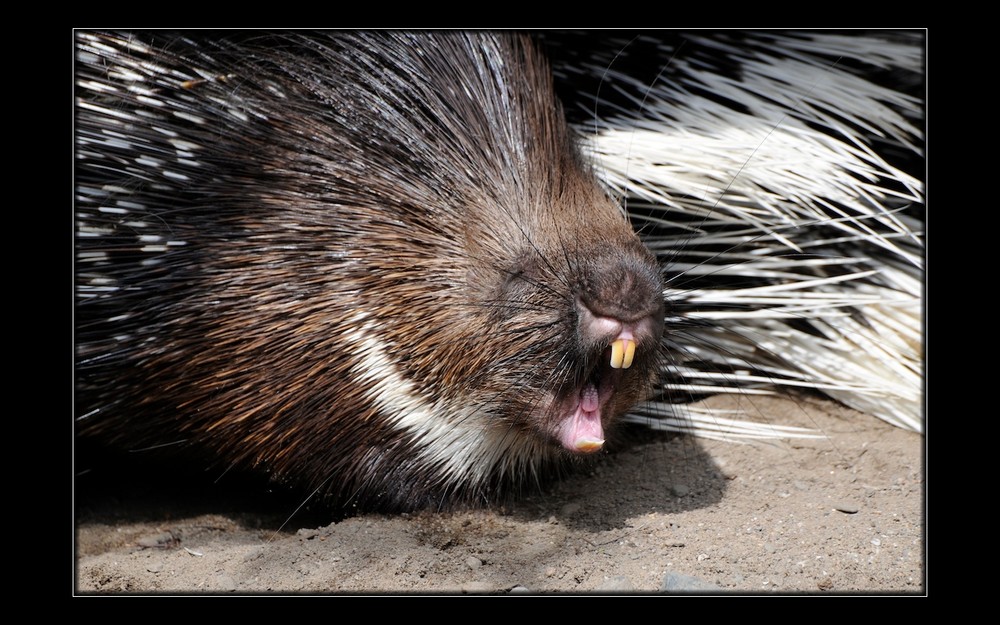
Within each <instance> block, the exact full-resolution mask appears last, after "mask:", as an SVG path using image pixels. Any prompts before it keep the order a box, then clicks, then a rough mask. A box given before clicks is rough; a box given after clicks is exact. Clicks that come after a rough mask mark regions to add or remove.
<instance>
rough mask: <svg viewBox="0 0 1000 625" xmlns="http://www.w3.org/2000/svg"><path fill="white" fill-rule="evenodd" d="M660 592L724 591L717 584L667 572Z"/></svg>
mask: <svg viewBox="0 0 1000 625" xmlns="http://www.w3.org/2000/svg"><path fill="white" fill-rule="evenodd" d="M660 590H663V591H665V592H695V591H701V590H722V589H721V588H719V587H718V586H716V585H715V584H712V583H710V582H706V581H705V580H702V579H699V578H697V577H691V576H690V575H682V574H680V573H671V572H670V571H667V574H666V575H664V576H663V584H662V585H660Z"/></svg>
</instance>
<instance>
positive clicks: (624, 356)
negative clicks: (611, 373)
mask: <svg viewBox="0 0 1000 625" xmlns="http://www.w3.org/2000/svg"><path fill="white" fill-rule="evenodd" d="M633 358H635V341H633V340H632V339H618V340H617V341H615V342H614V343H612V344H611V368H612V369H628V368H629V367H631V366H632V359H633Z"/></svg>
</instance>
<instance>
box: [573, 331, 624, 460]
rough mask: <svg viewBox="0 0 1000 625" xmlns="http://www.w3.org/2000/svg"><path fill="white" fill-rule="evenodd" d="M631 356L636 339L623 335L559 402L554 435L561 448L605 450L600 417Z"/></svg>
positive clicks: (587, 450) (592, 450) (582, 450)
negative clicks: (576, 387)
mask: <svg viewBox="0 0 1000 625" xmlns="http://www.w3.org/2000/svg"><path fill="white" fill-rule="evenodd" d="M634 355H635V340H634V339H633V337H632V336H631V333H628V332H622V333H621V334H620V335H619V336H618V337H617V338H616V339H615V340H614V341H612V343H611V346H610V347H608V348H607V349H605V350H604V351H603V352H602V354H601V358H600V361H599V363H598V364H597V365H596V366H595V367H594V369H593V371H592V372H591V373H590V375H589V376H588V377H587V378H586V380H585V382H584V383H583V384H582V385H581V386H580V387H579V388H578V389H576V390H575V391H571V392H570V393H569V394H568V395H567V397H566V398H565V399H564V400H563V401H562V402H561V406H560V410H559V414H560V416H561V418H560V420H559V422H558V423H557V424H556V426H555V431H554V434H555V436H556V438H557V439H558V440H559V443H560V444H561V445H562V446H563V448H565V449H567V450H569V451H572V452H574V453H580V454H588V453H594V452H596V451H599V450H600V449H602V448H603V447H604V426H603V424H602V423H601V417H602V415H603V413H605V412H606V410H605V408H606V407H607V405H608V401H609V400H610V399H611V397H612V396H613V395H614V392H615V389H616V388H617V387H618V384H619V381H620V380H621V377H622V375H624V372H625V369H628V368H629V367H631V366H632V359H633V357H634Z"/></svg>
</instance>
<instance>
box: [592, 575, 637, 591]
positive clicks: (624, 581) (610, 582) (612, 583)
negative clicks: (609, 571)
mask: <svg viewBox="0 0 1000 625" xmlns="http://www.w3.org/2000/svg"><path fill="white" fill-rule="evenodd" d="M597 590H603V591H608V592H629V591H632V590H635V588H633V587H632V583H631V582H629V581H628V578H627V577H625V576H624V575H615V576H614V577H611V578H609V579H606V580H604V581H603V582H601V585H600V586H598V587H597Z"/></svg>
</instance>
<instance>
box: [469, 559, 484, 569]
mask: <svg viewBox="0 0 1000 625" xmlns="http://www.w3.org/2000/svg"><path fill="white" fill-rule="evenodd" d="M465 564H466V565H468V567H469V568H470V569H478V568H479V567H481V566H482V565H483V561H482V560H480V559H479V558H477V557H476V556H469V557H468V558H466V559H465Z"/></svg>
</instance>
